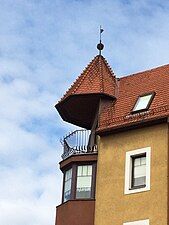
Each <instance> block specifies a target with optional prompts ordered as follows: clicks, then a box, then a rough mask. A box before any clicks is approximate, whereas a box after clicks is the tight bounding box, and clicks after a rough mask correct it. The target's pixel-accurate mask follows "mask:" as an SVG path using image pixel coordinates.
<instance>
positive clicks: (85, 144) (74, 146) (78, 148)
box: [61, 130, 97, 160]
mask: <svg viewBox="0 0 169 225" xmlns="http://www.w3.org/2000/svg"><path fill="white" fill-rule="evenodd" d="M92 136H93V135H91V131H89V130H76V131H73V132H72V133H70V134H68V135H66V136H65V137H64V138H63V139H62V140H61V144H62V145H63V154H62V159H63V160H64V159H66V158H68V157H69V156H71V155H78V154H88V153H95V152H97V145H96V144H92V143H95V141H93V142H92V141H91V140H92V139H95V137H93V138H92Z"/></svg>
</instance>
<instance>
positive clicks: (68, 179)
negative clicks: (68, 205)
mask: <svg viewBox="0 0 169 225" xmlns="http://www.w3.org/2000/svg"><path fill="white" fill-rule="evenodd" d="M71 185H72V169H70V170H67V171H66V173H65V180H64V198H63V201H64V202H65V201H67V200H69V199H70V197H71Z"/></svg>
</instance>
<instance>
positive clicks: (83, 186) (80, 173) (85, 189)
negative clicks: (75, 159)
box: [76, 165, 92, 198]
mask: <svg viewBox="0 0 169 225" xmlns="http://www.w3.org/2000/svg"><path fill="white" fill-rule="evenodd" d="M91 187H92V165H83V166H78V168H77V185H76V198H90V197H91Z"/></svg>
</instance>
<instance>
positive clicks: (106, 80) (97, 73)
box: [60, 55, 116, 101]
mask: <svg viewBox="0 0 169 225" xmlns="http://www.w3.org/2000/svg"><path fill="white" fill-rule="evenodd" d="M115 87H116V78H115V76H114V73H113V71H112V70H111V68H110V66H109V65H108V63H107V61H106V60H105V58H104V57H103V56H101V55H97V56H96V57H95V58H94V59H93V60H92V61H91V62H90V63H89V65H88V66H87V67H86V68H85V69H84V70H83V72H82V73H81V75H80V76H79V77H78V78H77V79H76V81H75V82H74V83H73V84H72V86H71V87H70V89H69V90H68V91H67V92H66V94H65V95H64V96H63V98H62V99H61V100H60V101H63V100H64V99H66V98H67V97H68V96H70V95H77V94H97V93H98V94H102V93H104V94H107V95H110V96H113V97H114V96H115Z"/></svg>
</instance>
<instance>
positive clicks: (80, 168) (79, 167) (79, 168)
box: [77, 166, 83, 176]
mask: <svg viewBox="0 0 169 225" xmlns="http://www.w3.org/2000/svg"><path fill="white" fill-rule="evenodd" d="M82 168H83V166H78V170H77V175H78V176H82Z"/></svg>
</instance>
